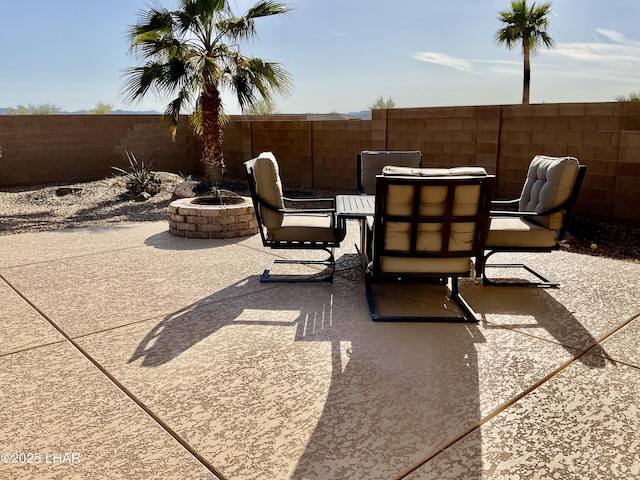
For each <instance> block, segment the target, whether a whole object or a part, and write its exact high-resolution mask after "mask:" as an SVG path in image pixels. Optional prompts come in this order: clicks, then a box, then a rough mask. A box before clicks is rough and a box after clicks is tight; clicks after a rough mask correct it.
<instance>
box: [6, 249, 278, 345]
mask: <svg viewBox="0 0 640 480" xmlns="http://www.w3.org/2000/svg"><path fill="white" fill-rule="evenodd" d="M180 240H182V242H189V243H191V242H195V241H197V240H193V239H192V240H188V239H180ZM201 241H202V242H208V246H209V248H198V249H195V250H193V249H189V250H173V249H171V248H155V247H153V248H152V247H148V246H144V245H143V246H138V247H137V248H129V249H126V250H118V251H107V252H103V253H100V252H96V253H92V254H90V255H80V256H75V257H71V258H63V259H61V260H50V261H47V262H45V263H37V264H30V265H23V266H19V267H11V268H6V269H3V271H2V272H3V275H4V276H5V278H7V279H8V280H9V281H10V282H11V283H12V284H13V285H14V286H15V287H16V288H17V289H18V290H19V291H20V292H22V294H24V295H25V296H27V297H28V298H29V299H30V300H31V301H32V302H33V303H34V304H35V305H36V306H37V307H38V308H40V309H41V310H42V311H43V313H45V314H46V315H47V316H48V317H49V318H51V319H52V320H53V321H54V322H55V323H56V324H57V325H59V326H60V327H61V328H62V329H63V330H65V331H66V332H67V333H68V334H69V335H70V336H72V337H76V336H79V335H85V334H87V333H90V332H95V331H99V330H104V329H109V328H114V327H117V326H119V325H123V324H127V323H131V322H138V321H143V320H145V319H148V318H152V317H155V316H158V315H162V314H166V313H170V312H172V311H174V310H177V309H178V308H181V307H182V306H184V305H188V304H189V303H193V302H196V301H198V300H200V299H201V298H203V297H206V296H207V295H208V294H210V293H212V292H218V295H219V296H220V295H222V294H223V293H221V292H224V294H225V295H227V296H230V297H231V296H234V295H235V292H234V289H233V288H230V287H229V285H231V284H233V283H235V282H238V281H243V282H250V283H252V284H255V288H257V289H259V288H266V287H265V286H263V285H262V284H259V281H258V276H257V275H258V273H261V271H256V270H259V267H257V266H258V265H264V264H266V263H267V259H268V256H267V255H266V254H260V253H258V252H256V251H254V250H250V249H247V248H243V247H241V246H235V245H233V244H227V243H224V242H222V241H216V240H201Z"/></svg>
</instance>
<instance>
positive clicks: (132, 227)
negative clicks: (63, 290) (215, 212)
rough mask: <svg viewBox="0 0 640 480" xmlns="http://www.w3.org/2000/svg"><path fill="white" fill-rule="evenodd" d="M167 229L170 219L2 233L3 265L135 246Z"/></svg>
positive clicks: (0, 238) (35, 261) (1, 260)
mask: <svg viewBox="0 0 640 480" xmlns="http://www.w3.org/2000/svg"><path fill="white" fill-rule="evenodd" d="M168 228H169V227H168V223H167V222H147V223H135V224H129V225H126V224H123V225H118V226H113V227H100V228H77V229H76V228H69V229H65V230H55V231H48V232H32V233H22V234H19V235H3V236H0V245H2V255H1V256H0V268H4V267H12V266H17V265H29V264H32V263H39V262H46V261H48V260H55V259H58V260H59V259H64V258H72V257H77V256H81V255H90V254H92V253H97V252H104V251H117V250H125V249H128V248H135V247H138V246H139V245H140V239H141V238H147V237H149V238H151V239H153V238H155V237H156V236H157V237H160V238H164V232H165V231H166V232H167V236H168Z"/></svg>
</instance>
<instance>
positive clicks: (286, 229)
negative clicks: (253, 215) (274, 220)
mask: <svg viewBox="0 0 640 480" xmlns="http://www.w3.org/2000/svg"><path fill="white" fill-rule="evenodd" d="M333 219H334V217H333V215H331V214H323V213H318V214H287V215H285V216H284V218H283V220H282V224H281V226H280V227H279V228H273V229H271V228H270V229H268V231H267V238H268V239H269V240H274V241H280V242H283V241H284V242H294V241H295V242H335V241H338V242H339V241H341V240H342V239H343V238H344V236H345V233H346V232H345V231H344V230H338V231H336V230H335V228H334V227H335V225H334V223H333Z"/></svg>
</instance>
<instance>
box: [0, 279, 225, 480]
mask: <svg viewBox="0 0 640 480" xmlns="http://www.w3.org/2000/svg"><path fill="white" fill-rule="evenodd" d="M0 280H2V281H4V282H5V283H6V284H7V285H8V286H9V287H10V288H11V289H12V290H13V291H14V292H15V293H16V294H17V295H19V296H20V298H22V299H23V300H24V301H25V302H27V304H28V305H29V306H31V308H33V309H34V310H35V311H36V312H38V314H39V315H40V316H41V317H42V318H43V319H45V320H46V321H47V322H48V323H49V324H50V325H51V326H52V327H53V328H54V329H55V330H56V331H57V332H58V333H60V335H62V336H63V337H64V339H65V340H66V341H67V342H68V343H69V344H70V345H71V346H72V347H73V348H75V349H76V350H77V351H78V352H79V353H80V354H81V355H82V356H83V357H85V358H86V359H87V360H88V361H89V362H91V364H93V366H94V367H95V368H97V369H98V370H99V371H100V372H101V373H102V374H103V375H104V376H105V377H106V378H107V379H108V380H109V381H110V382H111V383H113V384H114V385H115V386H116V388H118V389H119V390H120V391H121V392H122V393H124V394H125V395H126V396H127V397H128V398H129V399H130V400H131V401H133V402H134V403H135V404H136V405H137V406H138V407H139V408H140V409H142V410H143V411H144V412H145V413H146V414H147V415H149V417H151V418H152V419H153V420H154V421H155V422H156V423H157V424H158V425H159V426H160V427H161V428H162V429H163V430H165V431H166V432H167V433H168V434H169V435H171V436H172V437H173V438H174V440H176V441H177V442H178V443H179V444H180V445H181V446H182V447H183V448H184V449H185V450H187V451H188V452H189V453H190V454H191V455H193V456H194V457H195V458H196V460H197V461H199V462H200V463H201V464H202V465H203V466H204V467H205V468H207V469H208V470H209V471H210V472H211V473H213V474H214V475H215V476H217V477H218V478H219V479H220V480H224V478H225V477H224V476H223V475H222V473H221V472H219V471H218V470H217V469H216V468H215V467H214V466H213V465H211V463H210V462H209V461H208V460H207V459H206V458H204V457H203V456H202V455H200V454H199V453H198V451H197V450H196V449H195V448H193V447H192V446H191V445H190V444H189V443H188V442H187V441H186V440H184V439H183V438H182V437H181V436H180V435H179V434H178V433H177V432H176V431H175V430H173V429H172V428H171V427H170V426H169V425H168V424H167V423H165V422H164V421H163V420H162V419H161V418H160V417H159V416H158V415H156V414H155V413H154V412H153V410H151V409H150V408H149V407H147V406H146V405H145V404H144V402H142V401H141V400H140V399H139V398H138V397H136V395H134V394H133V393H132V392H131V391H130V390H129V389H128V388H127V387H125V386H124V385H123V384H122V383H120V382H119V381H118V380H117V379H116V378H115V377H114V376H113V375H111V374H110V373H109V372H108V371H107V369H106V368H104V367H103V366H102V365H101V364H100V363H99V362H98V361H97V360H96V359H95V358H93V357H92V356H91V355H90V354H89V353H88V352H87V351H86V350H84V349H83V348H82V347H81V346H80V345H79V344H78V343H77V342H76V341H75V340H74V339H73V338H72V337H71V336H69V334H67V333H66V332H65V331H64V330H62V329H61V328H60V327H59V326H58V325H57V324H56V322H54V321H53V320H52V319H51V318H49V316H48V315H47V314H45V313H44V312H43V311H42V310H41V309H40V308H38V307H37V306H36V305H35V304H34V303H33V302H31V301H30V300H29V299H28V298H27V297H26V296H25V295H24V294H23V293H22V292H20V291H19V290H18V289H17V288H16V287H14V285H13V284H12V283H11V282H9V281H8V280H7V279H6V278H5V277H4V276H3V275H2V274H1V273H0ZM58 343H64V340H63V341H60V342H53V344H58ZM41 346H42V345H41ZM41 346H39V347H41ZM39 347H34V348H39ZM27 350H30V349H27ZM3 356H4V355H3Z"/></svg>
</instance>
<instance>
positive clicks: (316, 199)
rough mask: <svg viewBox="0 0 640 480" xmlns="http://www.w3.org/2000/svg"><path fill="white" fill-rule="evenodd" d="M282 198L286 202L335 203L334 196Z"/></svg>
mask: <svg viewBox="0 0 640 480" xmlns="http://www.w3.org/2000/svg"><path fill="white" fill-rule="evenodd" d="M282 199H283V200H285V201H287V202H300V203H304V202H330V203H335V202H336V199H335V198H290V197H282Z"/></svg>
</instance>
